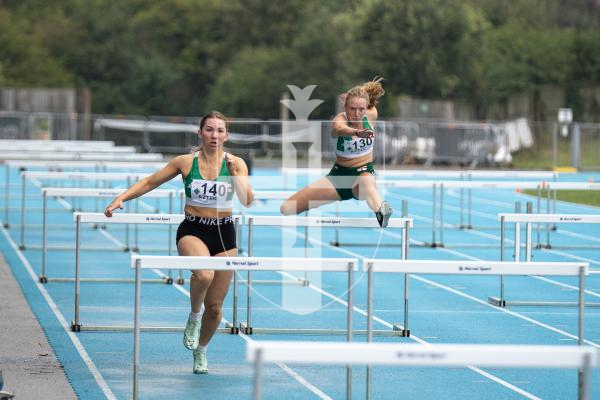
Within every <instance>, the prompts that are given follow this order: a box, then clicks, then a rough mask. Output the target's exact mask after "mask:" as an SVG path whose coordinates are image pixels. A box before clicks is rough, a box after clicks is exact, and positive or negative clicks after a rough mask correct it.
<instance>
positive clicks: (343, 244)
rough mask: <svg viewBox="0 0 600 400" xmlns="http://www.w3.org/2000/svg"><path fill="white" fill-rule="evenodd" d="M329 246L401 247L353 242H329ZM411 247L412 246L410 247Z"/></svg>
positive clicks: (389, 244)
mask: <svg viewBox="0 0 600 400" xmlns="http://www.w3.org/2000/svg"><path fill="white" fill-rule="evenodd" d="M329 244H330V245H331V246H335V247H392V248H396V247H402V245H401V244H399V243H379V244H377V243H358V242H357V243H353V242H329ZM411 246H413V245H411Z"/></svg>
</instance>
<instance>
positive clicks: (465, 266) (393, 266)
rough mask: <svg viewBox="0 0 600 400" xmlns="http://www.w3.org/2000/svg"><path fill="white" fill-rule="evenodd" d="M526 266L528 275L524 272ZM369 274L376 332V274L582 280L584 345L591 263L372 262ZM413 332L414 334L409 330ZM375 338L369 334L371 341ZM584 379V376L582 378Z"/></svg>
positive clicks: (580, 328) (580, 309)
mask: <svg viewBox="0 0 600 400" xmlns="http://www.w3.org/2000/svg"><path fill="white" fill-rule="evenodd" d="M523 267H526V268H527V269H526V270H527V273H524V272H523V271H524V268H523ZM363 268H364V269H366V270H367V271H368V273H369V293H370V295H369V296H368V300H367V301H368V314H367V318H368V319H367V329H368V330H369V331H370V330H371V329H372V315H373V314H372V313H373V295H372V292H373V289H372V285H373V284H372V275H373V272H374V270H376V271H375V272H387V273H403V274H405V276H407V275H409V274H411V275H417V274H418V275H420V274H442V275H482V276H494V275H558V276H578V277H579V307H578V345H580V346H583V341H584V334H585V330H584V319H585V276H586V275H588V274H589V264H588V263H581V262H578V263H575V262H571V263H568V262H529V263H525V262H514V261H471V260H469V261H454V260H453V261H448V260H383V259H369V260H365V261H364V262H363ZM404 298H405V303H404V310H405V314H404V317H405V320H404V323H405V325H404V329H406V330H408V293H407V292H406V291H405V293H404ZM409 332H410V331H409ZM371 341H372V335H367V342H371ZM580 379H581V376H580ZM370 398H371V368H370V367H367V399H370Z"/></svg>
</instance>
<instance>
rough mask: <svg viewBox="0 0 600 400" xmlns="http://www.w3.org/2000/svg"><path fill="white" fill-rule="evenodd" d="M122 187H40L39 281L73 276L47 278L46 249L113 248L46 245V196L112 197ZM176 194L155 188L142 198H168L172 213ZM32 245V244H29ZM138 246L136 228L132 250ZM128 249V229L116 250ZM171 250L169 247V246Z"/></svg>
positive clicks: (60, 279)
mask: <svg viewBox="0 0 600 400" xmlns="http://www.w3.org/2000/svg"><path fill="white" fill-rule="evenodd" d="M122 192H123V189H95V188H42V201H43V207H42V208H43V213H42V245H41V250H42V270H41V274H40V276H39V277H38V280H39V282H41V283H47V282H50V281H52V282H65V281H71V280H73V278H48V277H47V276H46V254H47V251H48V250H76V251H81V250H105V251H111V250H114V249H113V248H106V247H102V248H90V247H86V248H82V247H80V248H79V249H78V250H77V249H76V247H77V246H76V245H75V246H73V247H64V246H54V247H49V246H48V222H47V220H48V198H51V197H73V198H114V197H116V196H118V195H119V194H121V193H122ZM176 196H177V190H175V189H155V190H153V191H151V192H149V193H146V194H145V195H144V198H164V199H168V201H169V206H168V213H169V214H172V213H173V199H174V198H175V197H176ZM171 237H172V226H171V225H169V242H170V241H171ZM29 247H33V246H29ZM138 248H139V244H138V235H137V230H136V235H135V239H134V244H133V248H132V249H133V250H134V251H137V250H138ZM129 249H130V240H129V229H126V231H125V248H118V249H117V251H129ZM169 251H171V248H169Z"/></svg>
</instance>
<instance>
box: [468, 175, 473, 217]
mask: <svg viewBox="0 0 600 400" xmlns="http://www.w3.org/2000/svg"><path fill="white" fill-rule="evenodd" d="M469 180H471V175H469ZM467 196H468V197H467V200H468V207H469V210H468V211H469V212H468V214H467V216H468V219H469V220H468V222H467V229H473V224H472V222H471V221H472V218H473V195H472V192H471V188H468V189H467Z"/></svg>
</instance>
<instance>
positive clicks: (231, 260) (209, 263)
mask: <svg viewBox="0 0 600 400" xmlns="http://www.w3.org/2000/svg"><path fill="white" fill-rule="evenodd" d="M131 264H132V268H135V302H134V304H135V305H134V339H133V347H134V349H133V376H134V378H133V398H134V399H137V394H138V392H139V390H138V388H139V366H140V345H139V342H140V330H141V324H140V303H141V289H142V285H141V273H142V270H143V269H147V268H152V269H161V268H174V267H175V268H178V267H181V268H187V269H191V270H218V271H227V270H232V269H233V270H236V271H237V270H247V271H250V270H255V271H274V270H285V271H303V270H310V271H316V270H319V271H328V272H346V273H347V274H348V308H347V320H346V324H347V326H346V338H347V341H348V342H350V341H352V312H353V296H352V286H353V274H354V272H355V271H356V270H357V266H358V260H357V259H356V258H285V257H168V256H143V255H133V256H132V257H131ZM248 290H249V291H250V287H249V288H248ZM236 308H237V304H234V306H233V311H234V317H233V320H232V323H231V324H230V326H229V328H230V330H231V333H238V330H237V326H236V322H237V310H236ZM298 331H300V330H298ZM310 332H314V331H312V330H310V329H302V332H301V333H310Z"/></svg>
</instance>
